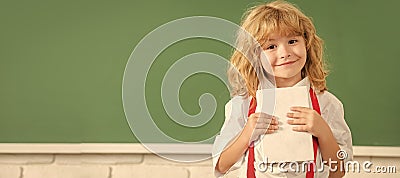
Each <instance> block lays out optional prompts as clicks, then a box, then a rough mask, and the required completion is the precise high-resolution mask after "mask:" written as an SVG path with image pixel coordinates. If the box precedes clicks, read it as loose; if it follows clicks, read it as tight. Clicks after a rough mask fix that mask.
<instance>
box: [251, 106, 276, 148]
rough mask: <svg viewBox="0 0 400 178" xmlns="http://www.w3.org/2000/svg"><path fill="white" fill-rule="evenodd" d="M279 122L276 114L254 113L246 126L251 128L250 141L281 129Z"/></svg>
mask: <svg viewBox="0 0 400 178" xmlns="http://www.w3.org/2000/svg"><path fill="white" fill-rule="evenodd" d="M278 124H279V122H278V121H277V119H276V118H275V117H274V116H271V115H269V114H266V113H253V114H251V115H250V117H249V118H248V120H247V123H246V126H247V127H249V129H251V130H252V131H253V132H252V135H251V138H250V143H251V142H252V141H255V140H257V139H258V138H259V136H260V135H263V134H270V133H274V132H275V131H276V130H278V129H279V126H278Z"/></svg>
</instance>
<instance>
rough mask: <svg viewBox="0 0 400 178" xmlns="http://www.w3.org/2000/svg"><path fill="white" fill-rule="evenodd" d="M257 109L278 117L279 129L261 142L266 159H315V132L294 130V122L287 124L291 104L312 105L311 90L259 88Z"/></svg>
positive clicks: (267, 135) (278, 160)
mask: <svg viewBox="0 0 400 178" xmlns="http://www.w3.org/2000/svg"><path fill="white" fill-rule="evenodd" d="M256 98H257V107H256V112H264V113H267V114H270V115H274V116H277V119H278V121H279V130H278V131H277V132H275V133H273V134H266V135H264V137H263V138H262V141H261V143H259V144H262V146H263V150H264V154H265V155H264V158H265V157H266V158H268V160H269V161H276V162H280V161H281V162H291V161H309V160H313V159H314V155H313V144H312V135H311V134H309V133H305V132H296V131H293V130H292V128H293V127H294V126H293V125H289V124H288V123H287V120H288V119H291V118H288V117H286V115H287V113H288V112H292V111H290V107H292V106H303V107H310V104H309V103H310V102H309V99H308V98H309V95H308V90H307V88H306V87H305V86H301V87H288V88H274V89H263V90H258V91H257V93H256Z"/></svg>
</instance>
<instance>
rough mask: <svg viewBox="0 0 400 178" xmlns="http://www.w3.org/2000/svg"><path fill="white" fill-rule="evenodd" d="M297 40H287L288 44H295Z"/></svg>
mask: <svg viewBox="0 0 400 178" xmlns="http://www.w3.org/2000/svg"><path fill="white" fill-rule="evenodd" d="M297 41H298V40H289V44H295V43H296V42H297Z"/></svg>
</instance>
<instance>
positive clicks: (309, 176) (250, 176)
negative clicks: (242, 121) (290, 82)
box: [247, 87, 321, 178]
mask: <svg viewBox="0 0 400 178" xmlns="http://www.w3.org/2000/svg"><path fill="white" fill-rule="evenodd" d="M310 97H311V103H312V106H313V109H314V110H315V111H317V112H318V114H321V110H320V108H319V103H318V99H317V95H315V93H314V90H313V89H312V88H311V87H310ZM256 106H257V102H256V100H255V98H252V99H251V101H250V107H249V113H248V116H250V115H251V114H253V113H254V112H255V110H256ZM312 139H313V149H314V165H316V160H317V149H318V139H317V138H316V137H314V136H313V137H312ZM248 150H249V154H248V159H247V178H255V177H256V176H255V169H254V145H253V143H251V145H250V146H249V149H248ZM309 166H310V167H309V169H308V170H307V173H306V178H314V166H313V164H309Z"/></svg>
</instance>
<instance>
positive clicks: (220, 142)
mask: <svg viewBox="0 0 400 178" xmlns="http://www.w3.org/2000/svg"><path fill="white" fill-rule="evenodd" d="M245 101H247V99H245V98H244V97H242V96H235V97H234V98H232V99H231V100H230V101H229V102H228V103H227V104H226V105H225V122H224V124H223V126H222V128H221V131H220V133H219V135H217V136H216V138H215V141H214V145H213V150H212V157H213V167H214V175H215V176H216V177H220V176H223V175H224V174H222V173H220V172H218V171H217V170H216V169H215V168H216V165H217V162H218V160H219V157H220V154H221V152H222V151H223V150H224V148H225V147H226V146H227V145H228V144H229V143H230V142H231V141H233V139H234V138H236V136H237V135H238V134H239V133H240V132H241V131H242V129H243V127H244V125H245V122H246V118H247V115H246V114H244V112H243V110H244V107H246V104H245ZM247 110H248V109H247ZM243 161H244V155H242V157H241V158H240V159H239V160H238V161H237V162H236V163H235V164H234V165H233V166H232V167H231V168H230V169H229V171H232V170H235V169H238V168H240V166H241V165H242V163H243Z"/></svg>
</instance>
